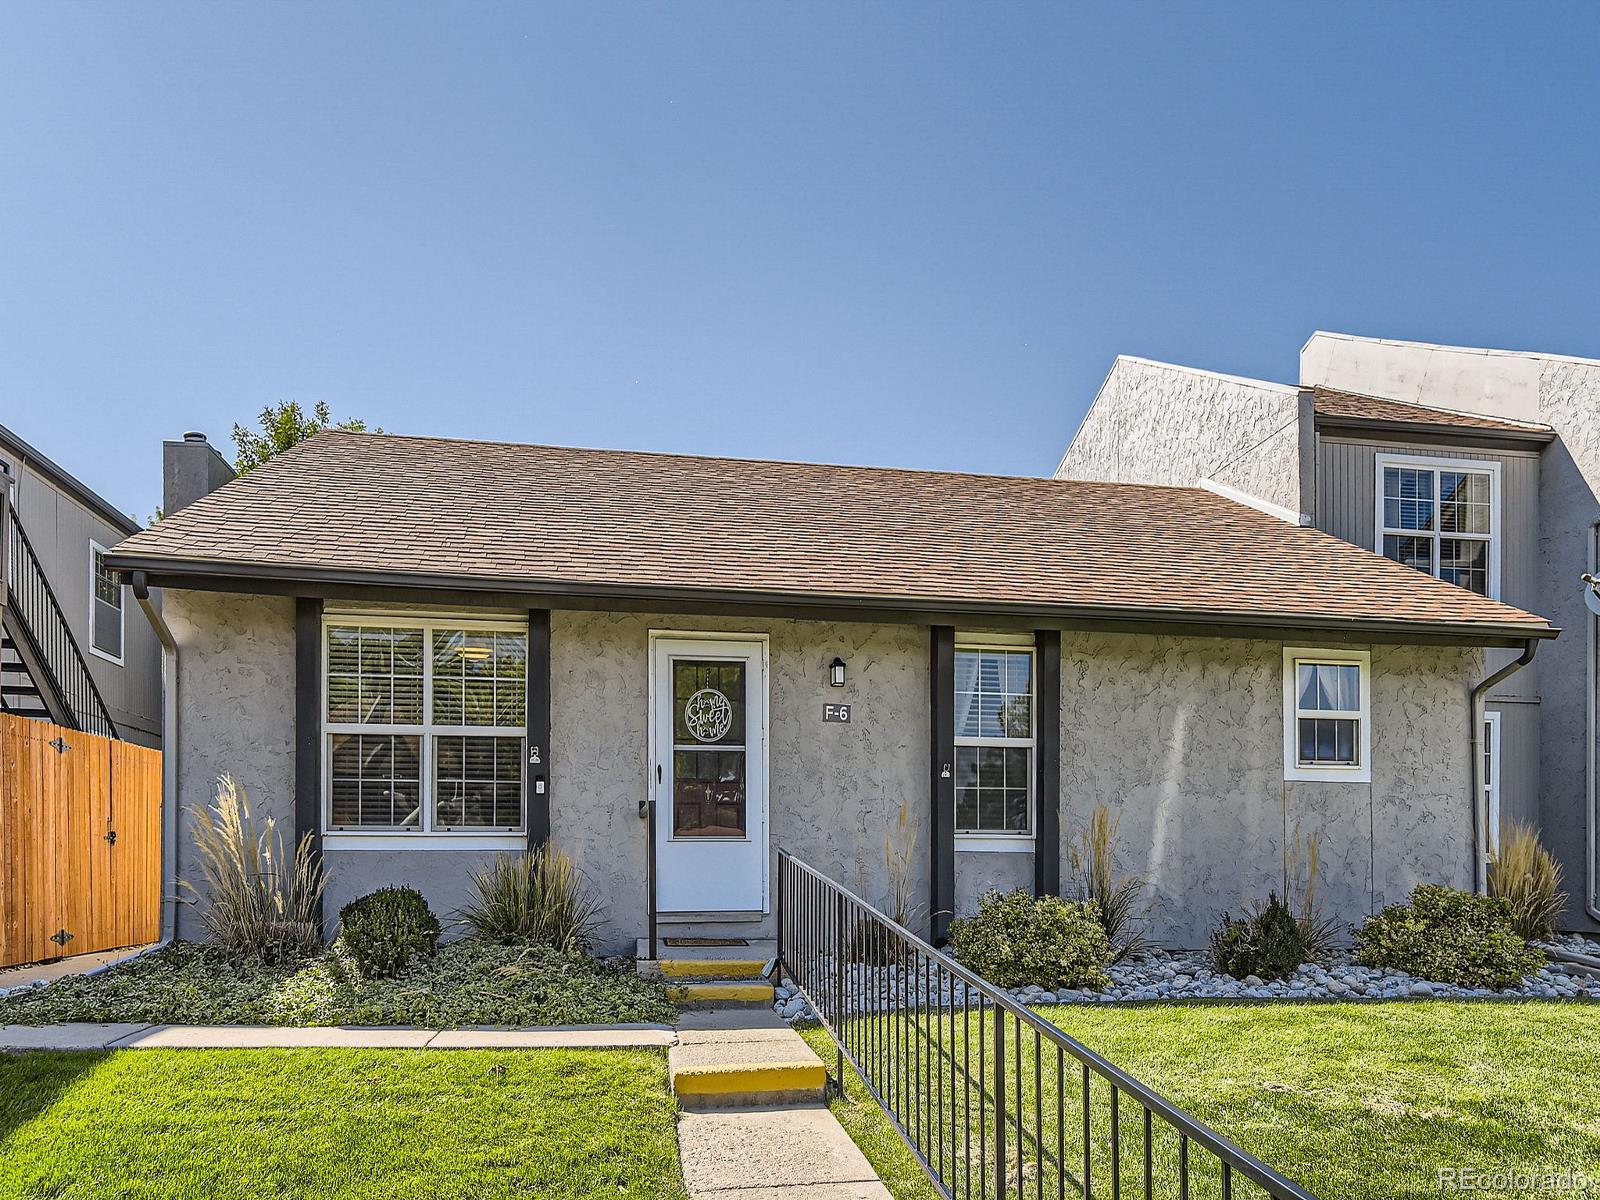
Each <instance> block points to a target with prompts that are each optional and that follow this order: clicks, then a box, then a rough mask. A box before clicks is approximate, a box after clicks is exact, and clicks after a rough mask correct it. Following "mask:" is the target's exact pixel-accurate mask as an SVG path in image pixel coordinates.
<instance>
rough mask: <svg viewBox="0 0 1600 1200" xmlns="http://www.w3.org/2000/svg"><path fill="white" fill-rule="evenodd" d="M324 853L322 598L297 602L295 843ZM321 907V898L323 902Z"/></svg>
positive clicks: (295, 657) (295, 636)
mask: <svg viewBox="0 0 1600 1200" xmlns="http://www.w3.org/2000/svg"><path fill="white" fill-rule="evenodd" d="M307 834H310V835H311V850H312V853H313V854H316V855H318V856H320V855H321V853H322V601H321V600H318V599H315V598H314V597H309V596H300V597H298V598H297V599H296V600H295V602H294V838H293V839H292V840H293V842H294V844H296V845H298V844H299V842H300V839H301V838H303V837H305V836H306V835H307ZM319 907H320V901H319Z"/></svg>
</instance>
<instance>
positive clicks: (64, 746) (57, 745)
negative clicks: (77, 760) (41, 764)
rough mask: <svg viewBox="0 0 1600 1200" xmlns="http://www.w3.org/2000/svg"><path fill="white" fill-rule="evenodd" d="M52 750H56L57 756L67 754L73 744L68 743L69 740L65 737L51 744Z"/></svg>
mask: <svg viewBox="0 0 1600 1200" xmlns="http://www.w3.org/2000/svg"><path fill="white" fill-rule="evenodd" d="M50 749H52V750H54V751H55V752H56V753H57V754H65V753H66V752H67V751H68V750H71V749H72V743H71V742H69V741H67V739H66V738H64V737H58V738H56V740H55V741H53V742H51V743H50Z"/></svg>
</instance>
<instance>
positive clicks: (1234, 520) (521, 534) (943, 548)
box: [111, 430, 1551, 638]
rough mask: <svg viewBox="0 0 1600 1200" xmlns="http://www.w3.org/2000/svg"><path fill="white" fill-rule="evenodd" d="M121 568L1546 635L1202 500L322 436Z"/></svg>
mask: <svg viewBox="0 0 1600 1200" xmlns="http://www.w3.org/2000/svg"><path fill="white" fill-rule="evenodd" d="M111 562H112V565H113V566H115V567H117V568H120V569H122V570H125V571H129V570H136V569H142V570H145V571H148V572H149V573H150V575H151V576H152V577H153V578H155V579H156V580H158V581H163V582H167V583H178V584H180V585H181V582H182V581H183V580H184V579H194V578H196V577H197V576H200V575H210V576H213V577H221V578H224V579H239V578H245V579H251V578H257V579H259V578H275V579H277V580H280V581H281V580H285V579H287V580H304V579H312V580H322V579H338V580H345V581H350V580H357V581H360V582H365V583H373V582H376V583H379V584H382V583H388V582H392V583H393V584H394V585H396V586H419V585H420V581H424V580H431V581H438V580H440V579H449V580H453V581H458V582H459V584H460V586H463V587H474V588H478V589H483V590H493V589H495V588H499V589H501V590H505V591H540V592H546V593H554V594H562V593H565V594H583V595H588V596H596V595H599V596H604V595H614V594H628V595H633V594H638V595H675V596H679V597H683V598H695V597H706V598H708V599H709V598H718V597H720V598H722V599H730V598H731V599H733V600H739V599H740V598H743V597H749V598H750V599H751V600H752V601H755V600H757V599H762V600H764V601H765V602H768V603H771V602H774V601H775V600H783V599H787V600H791V601H792V602H794V603H796V604H797V605H805V604H814V605H822V604H827V603H830V602H841V603H856V604H860V603H866V602H875V603H881V604H882V605H883V606H885V607H890V608H902V609H913V608H921V609H924V610H930V611H939V606H941V605H944V606H952V605H953V606H960V607H961V608H963V609H982V610H984V611H990V610H992V611H995V612H1003V611H1006V610H1012V611H1022V612H1027V613H1030V614H1031V613H1044V612H1059V613H1061V615H1063V616H1067V615H1072V614H1073V613H1077V614H1080V615H1087V614H1089V613H1094V612H1099V613H1101V614H1102V615H1105V614H1110V615H1114V616H1117V617H1126V618H1135V617H1144V618H1147V619H1158V620H1159V619H1167V620H1174V621H1176V620H1179V619H1183V620H1187V621H1193V620H1196V619H1206V617H1207V616H1208V615H1210V616H1213V617H1214V618H1215V619H1217V620H1219V621H1233V622H1234V623H1246V622H1252V621H1255V620H1257V619H1260V620H1261V621H1262V622H1263V623H1264V624H1277V625H1287V624H1291V623H1292V620H1291V619H1295V620H1299V619H1304V620H1306V621H1307V622H1308V624H1324V623H1331V624H1338V625H1341V626H1345V625H1348V626H1349V627H1352V628H1359V627H1362V626H1370V627H1374V628H1377V627H1379V626H1381V625H1383V624H1385V623H1386V624H1388V625H1391V626H1393V625H1401V626H1404V627H1407V628H1409V627H1412V626H1416V627H1422V626H1429V627H1434V630H1435V632H1437V631H1438V629H1439V627H1446V626H1448V627H1451V628H1452V629H1454V630H1458V631H1460V632H1462V633H1467V634H1484V635H1489V634H1490V633H1491V631H1493V632H1494V635H1495V636H1499V637H1501V638H1504V637H1507V636H1528V635H1534V636H1538V635H1548V634H1549V633H1550V632H1551V630H1550V627H1549V625H1548V623H1547V622H1545V621H1544V620H1543V619H1542V618H1540V617H1536V616H1533V615H1532V614H1529V613H1526V612H1523V611H1521V610H1519V609H1516V608H1512V607H1510V606H1509V605H1505V604H1501V603H1498V602H1496V601H1493V600H1488V599H1485V598H1483V597H1481V596H1477V595H1474V594H1473V593H1471V592H1468V591H1465V590H1463V589H1461V588H1457V587H1453V586H1451V585H1449V584H1445V583H1441V582H1439V581H1438V580H1436V579H1433V578H1431V577H1429V576H1426V575H1423V574H1420V573H1419V572H1417V571H1414V570H1412V569H1411V568H1409V567H1403V566H1400V565H1398V564H1396V563H1393V562H1390V561H1388V560H1387V559H1384V558H1381V557H1379V556H1378V555H1375V554H1372V553H1370V552H1368V551H1366V550H1362V549H1359V548H1358V547H1356V546H1352V545H1350V544H1349V543H1346V542H1342V541H1340V540H1338V539H1336V538H1333V537H1330V536H1328V535H1327V534H1323V533H1319V532H1317V531H1315V530H1311V529H1303V528H1299V527H1297V526H1293V525H1289V524H1286V523H1285V522H1283V521H1280V520H1278V519H1276V518H1274V517H1271V516H1268V515H1266V514H1264V513H1261V512H1257V511H1256V510H1254V509H1251V508H1247V507H1245V506H1244V505H1241V504H1236V503H1234V502H1232V501H1230V500H1226V499H1223V498H1222V497H1220V496H1217V495H1214V494H1212V493H1210V492H1207V491H1203V490H1200V489H1198V488H1172V487H1151V486H1142V485H1134V484H1110V483H1087V482H1078V481H1068V480H1055V479H1034V478H1016V477H1009V476H992V475H964V474H950V473H942V472H934V471H905V470H888V469H881V468H872V467H840V466H819V465H814V464H808V463H791V462H765V461H754V460H748V459H727V458H701V457H689V456H678V455H667V454H647V453H635V452H626V451H615V450H576V449H564V448H558V447H552V446H526V445H513V444H507V443H499V442H470V441H454V440H446V439H441V438H421V437H399V436H395V435H391V434H372V433H348V432H343V431H335V430H329V431H325V432H322V433H319V434H317V435H316V436H314V437H312V438H311V439H309V440H308V441H306V442H304V443H302V444H301V445H299V446H297V447H295V448H294V449H293V450H291V451H289V452H287V453H285V454H283V455H281V456H279V457H278V458H276V459H274V460H272V461H271V462H268V463H267V464H265V465H264V466H261V467H259V468H257V469H256V470H254V471H252V472H251V473H250V474H248V475H246V476H245V477H244V478H242V479H239V480H236V481H235V482H233V483H230V484H228V485H227V486H226V487H224V488H222V489H221V490H219V491H217V492H214V493H212V494H211V495H209V496H207V497H205V498H204V499H202V500H199V501H197V502H196V503H194V504H192V505H190V506H189V507H187V508H185V509H183V510H182V511H181V512H178V513H176V514H174V515H172V516H170V517H167V518H166V519H165V520H162V521H160V522H159V523H157V524H156V525H154V526H152V527H151V528H149V529H146V530H144V531H142V532H140V533H138V534H135V535H134V536H133V537H131V538H129V539H128V540H127V541H125V542H123V543H122V544H121V545H119V546H118V547H116V549H115V551H114V553H113V555H112V556H111ZM211 585H212V586H219V585H218V583H217V582H216V581H215V579H213V580H212V581H211ZM440 586H442V585H440ZM243 590H248V588H245V589H243ZM1197 614H1198V616H1197ZM1419 631H1420V629H1419Z"/></svg>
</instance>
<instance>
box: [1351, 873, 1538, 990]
mask: <svg viewBox="0 0 1600 1200" xmlns="http://www.w3.org/2000/svg"><path fill="white" fill-rule="evenodd" d="M1356 947H1357V953H1356V956H1357V958H1358V959H1359V961H1360V962H1361V964H1362V965H1363V966H1367V967H1385V968H1388V969H1390V970H1396V971H1405V972H1407V973H1408V974H1411V975H1415V976H1417V977H1418V978H1421V979H1431V980H1435V981H1437V982H1439V983H1453V984H1456V985H1457V986H1459V987H1482V988H1508V987H1515V986H1516V985H1517V984H1518V982H1520V981H1521V979H1522V977H1523V976H1524V975H1529V974H1532V973H1533V972H1534V971H1537V970H1538V969H1539V968H1540V967H1542V966H1544V954H1543V953H1542V952H1540V951H1539V950H1536V949H1534V948H1533V947H1531V946H1529V945H1528V943H1527V941H1526V939H1524V938H1523V937H1522V935H1521V934H1519V933H1518V932H1517V930H1516V926H1515V913H1514V912H1513V911H1512V908H1511V903H1510V902H1509V901H1508V900H1506V899H1505V898H1503V897H1500V896H1474V895H1472V894H1471V893H1470V892H1460V891H1457V890H1456V889H1455V888H1448V887H1439V886H1437V885H1435V884H1421V885H1419V886H1418V887H1417V889H1416V890H1415V891H1414V892H1412V893H1411V903H1410V904H1391V905H1390V906H1389V907H1388V908H1386V909H1384V910H1383V911H1382V912H1381V913H1378V914H1377V915H1375V916H1371V917H1368V918H1367V919H1366V921H1365V922H1364V923H1363V924H1362V926H1361V928H1360V929H1358V930H1356Z"/></svg>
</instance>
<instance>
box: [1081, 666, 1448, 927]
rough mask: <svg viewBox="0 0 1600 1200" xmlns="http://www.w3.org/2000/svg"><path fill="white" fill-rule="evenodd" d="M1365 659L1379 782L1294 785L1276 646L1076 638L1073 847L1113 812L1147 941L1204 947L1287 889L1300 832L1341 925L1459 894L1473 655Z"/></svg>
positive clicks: (1125, 865) (1377, 780)
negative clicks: (1289, 849) (1233, 916)
mask: <svg viewBox="0 0 1600 1200" xmlns="http://www.w3.org/2000/svg"><path fill="white" fill-rule="evenodd" d="M1372 656H1373V657H1372V665H1373V688H1372V692H1373V698H1372V704H1373V726H1374V728H1373V747H1372V752H1373V762H1374V770H1373V781H1372V783H1371V784H1370V785H1368V784H1364V783H1298V782H1297V783H1288V782H1285V780H1284V778H1283V683H1282V671H1283V644H1282V643H1281V642H1264V641H1263V642H1255V641H1227V640H1222V639H1210V638H1158V637H1149V636H1134V635H1112V634H1078V635H1069V636H1068V637H1067V638H1066V639H1065V642H1064V645H1063V648H1062V713H1063V725H1064V728H1063V737H1062V752H1061V776H1062V837H1063V841H1064V842H1065V841H1066V840H1067V839H1070V838H1071V837H1072V836H1073V835H1074V834H1075V833H1077V832H1079V831H1081V830H1082V829H1083V828H1084V827H1085V826H1086V824H1087V822H1088V820H1089V817H1090V815H1091V814H1092V812H1093V810H1094V808H1095V806H1096V805H1097V804H1099V803H1106V804H1109V805H1111V806H1112V810H1113V812H1115V813H1117V814H1118V815H1120V817H1121V829H1120V840H1119V841H1120V849H1121V854H1122V862H1123V865H1124V867H1125V868H1126V869H1128V870H1131V871H1133V872H1136V873H1141V874H1145V875H1146V876H1147V877H1148V878H1149V880H1150V888H1149V891H1148V893H1147V896H1148V899H1149V902H1150V911H1149V918H1148V932H1149V934H1150V935H1151V936H1154V937H1155V938H1157V939H1158V940H1160V941H1162V942H1165V943H1167V944H1170V945H1178V946H1203V945H1204V944H1205V943H1206V938H1207V936H1208V935H1209V932H1210V930H1211V928H1212V926H1213V925H1214V924H1215V922H1216V920H1217V918H1218V917H1219V915H1220V914H1221V913H1222V912H1223V911H1224V910H1225V909H1227V910H1233V911H1237V910H1238V909H1239V907H1240V906H1241V905H1242V904H1243V903H1245V902H1246V901H1248V900H1250V899H1252V898H1255V897H1261V896H1264V895H1265V894H1266V892H1267V890H1268V889H1269V888H1279V889H1281V888H1282V886H1283V884H1282V880H1283V858H1284V846H1285V842H1286V840H1292V839H1293V837H1294V836H1295V833H1296V831H1297V830H1298V832H1299V833H1300V835H1301V836H1302V837H1309V836H1310V835H1312V834H1317V835H1318V836H1319V838H1320V842H1321V853H1322V860H1323V869H1322V881H1323V882H1322V893H1323V896H1324V900H1325V904H1326V907H1327V909H1328V911H1329V912H1330V913H1332V914H1334V915H1336V916H1338V917H1339V918H1340V919H1342V920H1347V921H1355V920H1359V919H1360V918H1361V917H1362V916H1364V915H1365V914H1366V913H1367V912H1369V911H1370V910H1371V909H1372V907H1373V906H1374V905H1375V904H1376V905H1381V904H1382V903H1385V902H1388V901H1392V900H1394V899H1396V898H1399V897H1400V896H1402V895H1403V894H1404V893H1405V892H1407V891H1409V889H1410V887H1411V886H1413V885H1414V884H1415V883H1417V882H1420V881H1424V880H1428V881H1441V882H1451V883H1463V882H1465V881H1466V880H1467V870H1468V866H1469V849H1468V847H1469V843H1470V826H1469V820H1470V816H1469V813H1468V810H1467V807H1466V796H1467V793H1468V791H1469V788H1468V783H1467V776H1466V772H1467V746H1466V686H1467V679H1468V676H1469V675H1470V673H1471V668H1472V664H1473V663H1474V662H1475V661H1476V659H1477V657H1478V656H1477V655H1476V654H1475V653H1473V652H1463V651H1457V650H1443V651H1440V650H1424V649H1418V648H1409V647H1386V646H1375V647H1372ZM1374 871H1375V872H1376V874H1375V875H1374Z"/></svg>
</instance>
